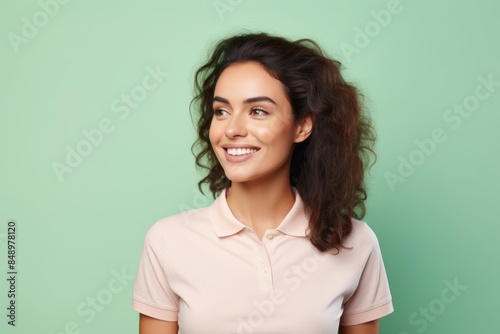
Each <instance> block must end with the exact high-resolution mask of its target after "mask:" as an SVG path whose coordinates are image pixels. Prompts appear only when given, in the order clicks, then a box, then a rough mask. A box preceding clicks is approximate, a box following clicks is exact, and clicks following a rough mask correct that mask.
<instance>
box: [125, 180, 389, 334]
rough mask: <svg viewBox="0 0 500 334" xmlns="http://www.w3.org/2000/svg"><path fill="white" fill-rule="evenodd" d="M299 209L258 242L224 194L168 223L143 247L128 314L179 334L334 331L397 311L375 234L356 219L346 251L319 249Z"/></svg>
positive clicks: (297, 202) (162, 223) (297, 198)
mask: <svg viewBox="0 0 500 334" xmlns="http://www.w3.org/2000/svg"><path fill="white" fill-rule="evenodd" d="M293 191H294V192H295V204H294V205H293V207H292V208H291V210H290V211H289V212H288V214H287V216H286V217H285V218H284V219H283V221H282V222H281V224H280V225H279V226H278V227H277V228H276V229H268V230H267V231H266V233H265V234H264V237H263V238H262V240H259V238H258V237H257V235H256V234H255V233H254V232H253V231H252V229H251V228H249V227H247V226H246V225H244V224H242V223H241V222H240V221H238V220H237V219H236V217H235V216H234V215H233V214H232V212H231V210H230V208H229V206H228V204H227V201H226V191H225V190H223V191H222V193H221V195H220V196H219V197H218V198H217V199H216V200H215V201H214V202H213V203H212V205H210V206H209V207H207V208H202V209H194V210H190V211H187V212H183V213H180V214H178V215H175V216H171V217H167V218H163V219H161V220H159V221H158V222H157V223H156V224H154V225H153V226H152V227H151V228H150V230H149V231H148V233H147V234H146V238H145V240H144V247H143V252H142V256H141V260H140V264H139V270H138V272H137V276H136V278H135V282H134V291H133V299H132V307H133V309H135V310H136V311H138V312H140V313H143V314H145V315H148V316H151V317H154V318H158V319H162V320H168V321H178V323H179V333H181V334H205V333H206V334H214V333H217V334H223V333H227V334H229V333H233V334H235V333H238V334H240V333H262V334H263V333H269V334H271V333H272V334H279V333H283V334H284V333H286V334H293V333H297V334H299V333H300V334H304V333H307V334H323V333H324V334H327V333H329V334H330V333H331V334H336V333H337V330H338V327H339V324H342V325H355V324H360V323H363V322H367V321H370V320H374V319H378V318H380V317H383V316H385V315H387V314H389V313H391V312H392V311H393V306H392V299H391V293H390V290H389V285H388V281H387V276H386V272H385V269H384V263H383V260H382V255H381V252H380V248H379V244H378V241H377V238H376V236H375V234H374V232H373V231H372V230H371V229H370V227H368V225H367V224H366V223H364V222H362V221H359V220H356V219H353V230H352V233H351V234H350V235H349V236H348V237H347V239H346V240H345V246H348V247H352V249H341V251H340V253H339V254H337V255H334V254H332V253H321V252H319V251H318V250H317V249H316V248H315V247H314V246H313V245H312V244H311V242H310V241H309V239H308V238H307V237H306V228H307V226H308V217H307V216H306V214H305V212H304V204H303V202H302V199H301V197H300V195H299V193H298V192H297V190H296V189H295V188H293Z"/></svg>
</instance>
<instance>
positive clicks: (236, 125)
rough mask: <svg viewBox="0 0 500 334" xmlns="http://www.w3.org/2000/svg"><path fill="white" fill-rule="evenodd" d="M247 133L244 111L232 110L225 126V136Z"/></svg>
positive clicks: (230, 136)
mask: <svg viewBox="0 0 500 334" xmlns="http://www.w3.org/2000/svg"><path fill="white" fill-rule="evenodd" d="M246 135H247V121H246V119H245V115H244V113H241V112H233V114H232V115H231V117H230V118H229V121H228V123H227V126H226V136H227V137H229V138H232V137H236V136H242V137H244V136H246Z"/></svg>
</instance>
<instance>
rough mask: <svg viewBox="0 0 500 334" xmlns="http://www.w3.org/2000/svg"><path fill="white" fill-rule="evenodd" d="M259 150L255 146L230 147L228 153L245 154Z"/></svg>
mask: <svg viewBox="0 0 500 334" xmlns="http://www.w3.org/2000/svg"><path fill="white" fill-rule="evenodd" d="M255 152H257V150H256V149H254V148H228V149H227V153H228V154H229V155H245V154H252V153H255Z"/></svg>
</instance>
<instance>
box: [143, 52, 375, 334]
mask: <svg viewBox="0 0 500 334" xmlns="http://www.w3.org/2000/svg"><path fill="white" fill-rule="evenodd" d="M257 97H259V101H251V102H249V101H248V100H249V99H253V98H257ZM262 97H264V101H262V100H263V99H262ZM268 99H270V100H272V101H274V103H273V102H270V101H269V100H268ZM213 109H214V117H213V119H212V123H211V126H210V136H209V137H210V142H211V144H212V148H213V150H214V152H215V154H216V156H217V159H218V160H219V162H220V164H221V165H222V167H223V169H224V172H225V174H226V176H227V178H228V179H229V180H231V187H230V188H229V190H228V191H227V192H226V196H227V202H228V205H229V207H230V209H231V211H232V213H233V214H234V216H235V217H236V218H237V219H238V220H239V221H241V222H242V223H243V224H246V225H247V226H248V227H250V228H251V229H252V230H253V231H254V232H255V233H256V234H257V236H258V237H259V238H260V239H262V238H263V235H264V233H265V231H266V229H274V228H276V227H277V226H278V225H279V223H280V222H281V221H282V220H283V219H284V217H285V216H286V214H287V213H288V212H289V211H290V209H291V208H292V206H293V204H294V203H295V197H294V194H293V191H292V189H291V186H290V162H291V156H292V152H293V148H294V145H295V143H299V142H302V141H304V140H306V139H307V137H308V136H309V135H310V134H311V131H312V129H313V126H314V119H313V118H312V117H306V118H304V119H302V120H300V121H294V119H293V114H292V108H291V105H290V103H289V101H288V98H287V96H286V93H285V91H284V89H283V86H282V84H281V82H280V81H279V80H277V79H275V78H274V77H272V76H271V75H270V74H269V73H268V72H267V71H266V69H265V68H264V67H262V65H260V64H259V63H257V62H245V63H238V64H232V65H230V66H229V67H228V68H226V69H225V70H224V71H223V72H222V74H221V75H220V77H219V79H218V81H217V84H216V87H215V92H214V104H213ZM228 145H241V146H244V147H245V146H247V147H248V146H252V147H255V148H258V151H257V152H256V153H254V155H253V156H252V157H251V158H250V159H249V160H247V161H244V162H231V161H229V159H228V158H227V156H226V151H225V149H224V147H226V146H228ZM177 331H178V324H177V322H167V321H162V320H158V319H154V318H151V317H148V316H145V315H142V314H141V315H140V320H139V333H140V334H177ZM339 333H340V334H378V320H377V321H373V322H370V323H366V324H362V325H356V326H347V327H341V328H340V330H339Z"/></svg>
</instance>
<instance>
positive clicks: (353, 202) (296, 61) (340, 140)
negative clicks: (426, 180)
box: [190, 33, 376, 252]
mask: <svg viewBox="0 0 500 334" xmlns="http://www.w3.org/2000/svg"><path fill="white" fill-rule="evenodd" d="M247 61H256V62H259V63H260V64H262V65H263V66H264V68H266V70H267V71H268V73H269V74H270V75H272V76H273V77H275V78H276V79H278V80H279V81H281V83H282V84H283V87H284V89H285V93H286V95H287V96H288V99H289V101H290V104H291V106H292V110H293V117H294V121H299V120H301V119H303V118H304V117H305V116H306V115H308V114H313V116H314V120H315V122H314V126H313V131H312V133H311V134H310V136H309V137H308V138H307V139H306V140H305V141H303V142H301V143H298V144H296V145H295V147H294V150H293V153H292V160H291V166H290V185H291V186H293V187H296V188H297V190H298V192H299V194H300V196H301V198H302V199H303V202H304V206H305V209H306V211H307V212H308V214H309V216H310V221H309V228H308V232H307V235H308V237H309V239H310V241H311V242H312V244H313V245H314V246H315V247H316V248H317V249H318V250H320V251H321V252H324V251H328V250H336V251H337V252H338V251H339V250H340V248H342V247H343V241H344V239H345V237H346V236H348V235H349V233H350V232H351V230H352V220H351V218H356V219H362V218H363V217H364V215H365V212H366V208H365V204H364V201H365V200H366V198H367V192H366V187H365V183H364V174H365V171H366V170H367V169H368V168H369V167H371V166H372V165H373V164H371V165H370V164H369V163H370V158H371V157H374V158H375V159H374V161H373V163H375V160H376V155H375V153H374V151H373V146H374V143H375V132H374V129H373V127H372V125H371V120H370V118H369V117H368V116H367V115H366V114H365V113H364V112H363V110H364V108H362V102H361V101H362V95H361V94H360V93H359V91H358V89H357V88H356V87H355V86H354V85H352V84H350V83H348V82H346V81H345V80H344V78H343V77H342V75H341V72H340V70H341V63H340V62H339V61H337V60H334V59H332V58H330V57H328V56H326V55H325V53H324V52H323V51H322V49H321V48H320V46H319V45H318V44H317V43H316V42H315V41H313V40H311V39H299V40H296V41H290V40H288V39H285V38H283V37H279V36H272V35H269V34H267V33H241V34H238V35H235V36H232V37H230V38H227V39H223V40H221V41H219V42H218V43H217V44H216V45H215V46H214V48H213V50H212V52H211V54H210V56H209V59H208V61H207V62H206V63H205V64H204V65H203V66H201V67H200V68H199V69H198V70H197V71H196V74H195V97H194V98H193V100H192V101H191V104H190V109H191V117H192V120H193V122H194V123H195V124H196V126H197V131H198V139H197V140H196V141H195V143H194V144H193V145H192V147H191V151H192V153H193V154H194V155H195V157H196V165H197V167H198V168H200V169H201V170H204V171H206V175H205V177H203V178H202V179H201V180H200V181H199V183H198V187H199V189H200V191H201V192H202V193H203V190H202V185H203V184H206V183H208V185H209V188H210V191H211V192H212V195H213V197H214V198H216V197H217V196H218V195H220V193H221V191H222V190H223V189H224V188H227V187H229V186H230V184H231V181H230V180H229V179H228V178H227V177H226V175H225V174H224V170H223V168H222V166H221V165H220V163H219V161H218V160H217V157H216V155H215V153H214V151H213V149H212V147H211V144H210V140H209V131H210V124H211V121H212V117H213V107H212V103H213V97H214V90H215V85H216V83H217V80H218V78H219V76H220V75H221V73H222V72H223V71H224V69H226V68H227V67H228V66H229V65H231V64H234V63H242V62H247Z"/></svg>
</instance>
